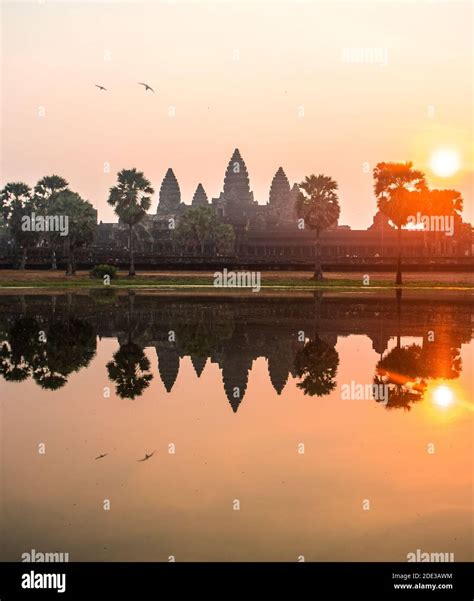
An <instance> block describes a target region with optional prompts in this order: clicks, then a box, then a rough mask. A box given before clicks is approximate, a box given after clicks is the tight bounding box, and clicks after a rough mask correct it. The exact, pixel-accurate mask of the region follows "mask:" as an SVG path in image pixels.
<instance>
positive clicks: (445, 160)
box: [430, 148, 461, 177]
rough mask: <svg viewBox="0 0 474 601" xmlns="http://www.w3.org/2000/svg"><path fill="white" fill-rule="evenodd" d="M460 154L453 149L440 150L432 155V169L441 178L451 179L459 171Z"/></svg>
mask: <svg viewBox="0 0 474 601" xmlns="http://www.w3.org/2000/svg"><path fill="white" fill-rule="evenodd" d="M460 163H461V161H460V159H459V153H458V152H456V150H453V149H452V148H438V150H435V152H433V154H432V155H431V159H430V167H431V169H432V170H433V171H434V173H436V175H439V176H440V177H450V176H451V175H454V174H455V173H456V172H457V171H459V167H460Z"/></svg>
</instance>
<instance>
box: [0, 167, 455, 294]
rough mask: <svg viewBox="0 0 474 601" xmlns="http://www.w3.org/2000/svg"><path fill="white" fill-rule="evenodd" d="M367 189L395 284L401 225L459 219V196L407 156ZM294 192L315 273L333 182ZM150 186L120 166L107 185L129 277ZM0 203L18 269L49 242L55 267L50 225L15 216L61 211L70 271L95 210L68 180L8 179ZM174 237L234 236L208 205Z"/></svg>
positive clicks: (228, 240)
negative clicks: (384, 223) (387, 237)
mask: <svg viewBox="0 0 474 601" xmlns="http://www.w3.org/2000/svg"><path fill="white" fill-rule="evenodd" d="M373 177H374V193H375V197H376V199H377V206H378V208H379V210H380V211H381V212H382V213H383V214H385V215H386V216H387V217H388V218H389V220H390V222H391V223H392V224H393V225H394V226H395V227H396V229H397V236H398V252H397V269H396V280H395V281H396V284H397V285H399V284H402V246H403V234H402V232H403V228H404V227H406V226H407V224H408V223H409V220H410V218H411V217H412V216H413V215H416V214H417V213H422V214H423V215H428V216H430V215H443V216H452V217H453V218H455V219H456V220H457V221H458V222H459V221H460V220H461V216H460V214H461V211H462V208H463V199H462V196H461V194H460V193H459V192H458V191H456V190H451V189H446V190H437V189H429V187H428V184H427V182H426V176H425V174H424V173H423V172H422V171H419V170H417V169H414V168H413V163H411V162H405V163H394V162H381V163H378V164H377V165H376V167H375V169H374V171H373ZM298 187H299V195H298V197H297V200H296V204H295V210H296V214H297V216H298V218H299V219H302V220H303V222H304V226H305V227H308V228H309V229H310V230H312V231H313V232H314V236H315V265H314V274H313V278H314V279H315V280H318V281H319V280H322V279H323V271H322V265H321V233H322V232H323V231H324V230H326V229H328V228H329V227H331V226H333V225H335V224H336V223H337V221H338V219H339V215H340V203H339V197H338V193H337V191H338V184H337V182H336V181H335V180H334V179H333V178H331V177H329V176H327V175H322V174H320V175H314V174H312V175H309V176H307V177H305V179H304V180H303V181H302V182H301V183H300V184H298ZM154 192H155V191H154V189H153V187H152V185H151V183H150V181H149V180H148V179H147V178H146V177H145V175H144V174H143V172H141V171H138V170H137V169H122V170H121V171H120V172H119V173H118V174H117V183H116V185H114V186H113V187H111V188H110V191H109V196H108V199H107V202H108V204H109V205H111V206H112V207H113V208H114V211H115V213H116V215H117V216H118V217H119V220H120V222H121V223H122V224H124V226H125V227H128V236H129V244H128V250H129V276H131V277H133V276H134V275H135V273H136V271H135V263H134V228H135V227H136V226H137V224H139V223H140V222H141V221H142V220H143V218H144V217H145V215H146V214H147V211H148V210H149V208H150V206H151V196H152V195H153V194H154ZM0 210H1V214H2V216H3V219H4V223H5V224H6V227H7V228H8V231H9V233H10V236H11V238H12V240H13V242H14V244H15V247H16V248H18V249H19V250H20V251H21V258H20V260H19V268H20V269H24V268H25V264H26V259H27V253H28V248H30V247H32V246H36V245H42V246H47V247H49V248H50V249H51V265H52V268H53V269H55V268H56V248H57V245H58V244H59V233H58V232H51V231H49V232H46V233H45V232H42V233H40V232H32V231H24V229H23V228H22V218H23V217H24V216H25V215H30V214H31V213H33V212H36V213H38V214H39V215H46V214H48V215H54V214H58V215H67V216H68V217H69V232H68V235H67V236H66V250H67V257H68V258H67V271H66V273H67V274H68V275H73V274H74V273H75V271H76V266H75V258H74V257H75V250H76V249H77V248H79V247H81V246H86V245H87V244H90V243H91V242H92V240H93V238H94V231H95V227H96V224H97V219H96V212H95V210H94V208H93V207H92V205H91V203H89V202H88V201H86V200H83V199H82V198H81V197H80V196H79V194H77V193H76V192H72V191H71V190H70V189H69V184H68V182H67V181H66V180H65V179H64V178H62V177H59V176H57V175H51V176H46V177H44V178H42V179H41V180H40V181H39V182H38V183H37V185H36V186H35V187H34V189H33V190H32V189H31V188H30V187H29V186H28V185H27V184H25V183H23V182H10V183H7V184H6V185H5V187H4V188H3V189H2V190H1V192H0ZM174 236H175V240H176V242H177V243H179V244H181V245H183V247H190V246H191V247H192V248H193V249H194V250H195V251H198V252H200V253H201V254H203V253H204V248H205V246H206V244H211V243H212V244H213V247H214V248H215V250H216V251H217V252H219V253H223V254H224V253H226V252H229V251H230V249H232V248H233V246H234V243H235V233H234V230H233V228H232V226H231V225H229V224H225V223H222V222H220V221H219V220H218V218H217V215H216V214H215V212H214V210H213V208H212V207H203V206H199V207H192V208H189V209H188V210H187V211H186V212H185V213H184V214H183V215H182V216H181V217H180V219H179V221H178V224H177V227H176V230H175V232H174Z"/></svg>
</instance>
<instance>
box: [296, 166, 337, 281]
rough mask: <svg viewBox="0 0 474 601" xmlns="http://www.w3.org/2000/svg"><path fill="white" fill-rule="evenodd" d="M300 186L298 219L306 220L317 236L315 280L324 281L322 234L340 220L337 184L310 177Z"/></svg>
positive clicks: (297, 202)
mask: <svg viewBox="0 0 474 601" xmlns="http://www.w3.org/2000/svg"><path fill="white" fill-rule="evenodd" d="M298 185H299V188H300V192H299V195H298V198H297V200H296V205H295V208H296V212H297V214H298V217H300V218H303V219H304V223H305V226H306V225H307V226H308V227H309V228H310V229H311V230H314V232H315V234H316V245H315V251H316V252H315V254H316V257H315V265H314V276H313V278H314V279H315V280H322V279H323V272H322V267H321V241H320V234H321V232H322V231H323V230H325V229H327V228H328V227H330V226H332V225H335V224H336V223H337V220H338V219H339V214H340V207H339V199H338V196H337V193H336V190H337V182H336V181H334V180H333V179H332V178H331V177H328V176H327V175H310V176H308V177H306V178H305V179H304V181H303V182H301V184H298Z"/></svg>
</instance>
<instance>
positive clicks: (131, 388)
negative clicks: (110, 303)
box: [107, 291, 153, 399]
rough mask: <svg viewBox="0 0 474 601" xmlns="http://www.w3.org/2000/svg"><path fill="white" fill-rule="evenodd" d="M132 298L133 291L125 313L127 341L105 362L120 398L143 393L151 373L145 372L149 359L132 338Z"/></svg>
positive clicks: (132, 397)
mask: <svg viewBox="0 0 474 601" xmlns="http://www.w3.org/2000/svg"><path fill="white" fill-rule="evenodd" d="M134 300H135V294H134V292H133V291H130V292H129V295H128V315H127V332H128V336H127V342H126V343H125V344H123V345H121V346H120V348H119V350H118V351H117V352H116V353H114V356H113V359H112V361H109V363H107V372H108V374H109V378H110V379H111V380H112V381H113V382H115V391H116V393H117V394H118V396H119V397H121V398H126V399H134V398H135V397H137V396H140V395H142V394H143V392H144V390H145V389H146V388H148V386H149V385H150V382H151V380H152V379H153V375H152V374H150V373H147V372H148V371H149V370H150V361H149V359H148V358H147V356H146V355H145V353H144V351H143V349H142V348H141V347H140V346H138V345H137V344H135V343H134V342H133V340H132V328H133V322H134V314H133V313H134Z"/></svg>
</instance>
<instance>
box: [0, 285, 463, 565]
mask: <svg viewBox="0 0 474 601" xmlns="http://www.w3.org/2000/svg"><path fill="white" fill-rule="evenodd" d="M472 314H473V303H472V297H471V295H470V294H468V293H460V292H456V293H449V294H448V293H447V292H437V293H436V294H433V295H431V296H430V295H427V294H426V293H414V292H413V293H411V294H408V293H404V294H403V297H398V298H397V297H396V295H395V293H394V292H385V293H380V294H360V295H358V296H354V295H353V294H352V295H345V294H335V293H331V294H326V293H324V294H323V295H321V294H319V295H315V296H313V295H312V294H311V293H301V294H299V295H286V296H284V297H278V296H274V295H271V294H268V295H266V294H260V295H252V294H248V295H235V296H213V295H210V294H206V295H201V296H192V297H191V296H189V295H186V296H185V295H177V294H171V293H168V294H153V293H143V294H128V293H127V292H123V293H120V294H114V293H113V292H111V291H105V292H100V293H98V292H95V293H93V292H91V293H88V292H82V293H80V294H75V295H61V294H59V293H58V294H57V295H54V296H52V295H25V296H14V295H4V296H0V339H1V340H2V341H3V344H2V345H1V348H2V350H1V357H0V372H1V373H0V376H1V378H0V393H1V409H2V413H1V416H2V466H3V474H2V500H3V502H2V533H1V534H2V536H1V540H2V544H1V546H0V553H1V558H2V559H3V560H11V561H17V560H20V559H21V555H22V553H25V552H30V551H31V550H32V549H35V550H36V551H37V552H38V551H41V552H63V553H66V552H67V553H69V560H70V561H87V560H89V561H139V560H140V561H168V560H169V557H170V556H173V557H175V558H176V561H191V560H195V561H237V560H242V561H264V560H268V561H297V560H298V558H299V557H301V556H304V558H305V560H306V561H328V560H331V561H406V559H407V554H408V553H410V552H416V550H417V549H421V550H422V551H426V552H451V553H454V557H455V560H456V561H469V560H470V561H472V560H473V550H472V522H471V511H472V500H473V499H472V494H473V492H472V491H473V488H472V467H473V466H472V409H473V403H472V391H473V348H474V346H473V343H472V337H473V328H472ZM374 381H375V382H376V383H378V384H381V385H382V386H384V385H385V387H384V388H380V390H387V391H388V394H389V396H388V399H384V398H382V399H380V398H379V399H378V400H377V398H374V394H375V390H376V389H373V394H370V391H369V395H368V396H366V394H365V393H366V392H367V391H366V389H368V387H369V385H371V384H372V383H374ZM357 386H363V387H364V388H363V390H364V394H363V395H362V396H365V398H358V396H359V397H360V396H361V395H357V394H356V392H357V390H359V392H360V390H361V389H360V388H357ZM348 390H350V391H351V392H350V393H349V396H350V395H352V398H346V396H347V394H346V393H347V391H348ZM370 390H372V388H371V387H370ZM377 390H378V389H377ZM343 391H345V393H344V394H343ZM355 397H357V398H355ZM41 445H44V447H43V446H41ZM43 450H44V453H43V452H40V451H43ZM153 451H155V453H154V455H153V456H152V457H150V458H149V459H148V460H147V461H139V459H142V458H144V457H145V454H146V453H147V454H150V453H152V452H153ZM170 451H175V452H170ZM101 454H107V455H106V456H105V457H103V458H101V459H98V460H97V459H95V457H97V456H99V455H101ZM107 501H108V502H109V503H110V509H109V510H104V504H105V506H107ZM237 507H239V509H238V510H236V508H237Z"/></svg>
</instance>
